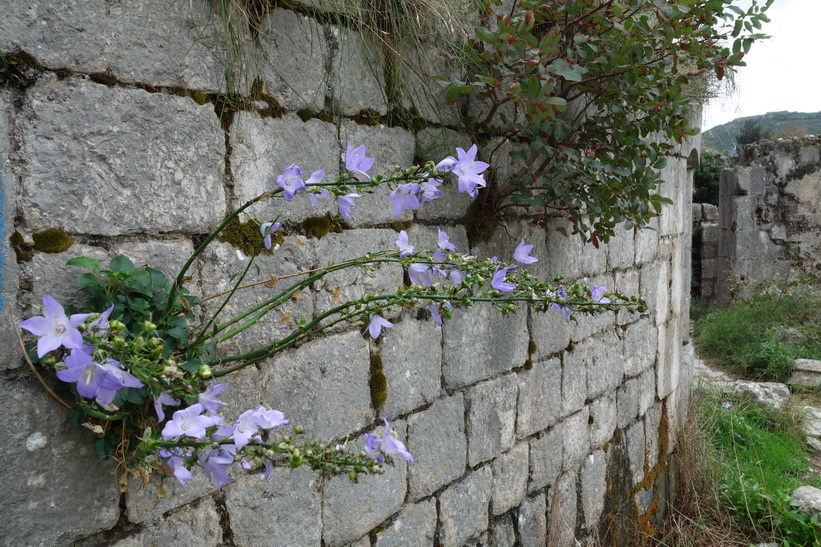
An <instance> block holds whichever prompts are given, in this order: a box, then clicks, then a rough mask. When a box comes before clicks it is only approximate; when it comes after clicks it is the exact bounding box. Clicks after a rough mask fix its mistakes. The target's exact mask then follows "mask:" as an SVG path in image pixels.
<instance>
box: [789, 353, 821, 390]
mask: <svg viewBox="0 0 821 547" xmlns="http://www.w3.org/2000/svg"><path fill="white" fill-rule="evenodd" d="M787 383H788V384H797V385H801V386H810V387H818V386H821V361H817V360H815V359H796V360H795V372H793V373H792V376H790V379H789V380H787Z"/></svg>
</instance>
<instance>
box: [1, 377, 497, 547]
mask: <svg viewBox="0 0 821 547" xmlns="http://www.w3.org/2000/svg"><path fill="white" fill-rule="evenodd" d="M0 393H2V397H0V411H2V412H0V416H3V420H2V421H0V436H1V437H2V439H3V445H4V449H3V451H2V453H0V469H2V472H0V478H2V481H3V485H4V488H5V489H6V491H5V494H4V495H3V497H2V499H1V500H0V514H2V515H3V519H2V521H0V537H2V538H3V542H4V543H5V544H7V545H54V544H58V543H59V544H67V543H70V542H71V541H73V540H75V539H79V538H82V537H86V536H89V535H92V534H94V533H96V532H100V531H102V530H107V529H109V528H111V527H112V526H114V524H115V523H116V522H117V519H118V518H119V516H120V508H119V504H118V501H119V499H120V494H119V490H118V488H117V481H116V477H115V476H116V473H117V471H116V465H114V464H113V463H111V462H101V461H99V460H98V459H97V458H96V457H95V456H94V455H93V453H92V450H91V442H92V440H93V435H92V434H91V433H90V432H88V431H86V430H85V429H83V430H82V431H81V430H76V429H71V428H69V426H68V425H66V423H65V420H66V413H65V409H64V408H63V407H61V406H60V405H58V404H57V403H56V402H55V401H54V400H53V399H52V398H51V397H50V396H49V395H48V394H46V392H45V391H44V390H43V388H42V387H41V386H40V385H38V384H36V383H35V382H33V381H18V382H14V383H12V382H7V381H0ZM489 473H490V471H488V474H489Z"/></svg>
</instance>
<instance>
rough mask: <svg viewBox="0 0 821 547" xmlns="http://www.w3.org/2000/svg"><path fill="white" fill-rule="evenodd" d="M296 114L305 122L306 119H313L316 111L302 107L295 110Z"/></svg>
mask: <svg viewBox="0 0 821 547" xmlns="http://www.w3.org/2000/svg"><path fill="white" fill-rule="evenodd" d="M296 115H297V116H299V119H300V120H302V121H303V122H307V121H308V120H310V119H313V118H314V117H315V116H316V112H314V111H313V110H311V109H310V108H303V109H302V110H297V111H296Z"/></svg>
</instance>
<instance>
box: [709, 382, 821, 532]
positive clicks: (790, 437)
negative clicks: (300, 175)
mask: <svg viewBox="0 0 821 547" xmlns="http://www.w3.org/2000/svg"><path fill="white" fill-rule="evenodd" d="M694 411H695V416H696V419H697V421H698V424H699V428H700V431H701V433H702V434H703V435H704V437H705V438H706V439H707V440H708V442H709V445H710V452H709V453H708V456H707V457H708V458H710V459H711V463H712V466H713V468H714V469H715V472H716V474H717V476H718V477H719V480H718V482H717V488H718V498H717V501H718V503H721V505H722V509H723V510H726V511H728V512H729V515H730V516H731V517H732V518H733V519H735V520H736V521H738V522H739V523H740V524H741V525H742V526H744V527H745V528H747V530H748V531H749V534H750V535H751V536H758V537H766V538H774V539H778V540H780V541H783V542H784V544H785V545H819V544H820V543H819V542H821V527H819V524H821V519H819V517H818V516H812V517H811V516H809V515H807V514H805V513H802V512H801V511H799V510H798V508H797V507H796V506H795V505H794V504H793V503H792V500H791V494H792V492H793V491H794V490H795V489H796V488H797V487H798V486H801V485H802V484H804V479H803V477H804V476H805V473H806V472H807V471H808V469H809V461H808V460H807V458H806V445H805V444H804V440H803V433H802V431H801V429H800V416H799V415H798V414H796V413H795V412H793V411H791V410H789V409H788V410H784V411H780V412H775V411H770V410H767V409H765V408H762V407H760V406H759V405H757V404H755V403H751V402H749V401H746V400H744V399H738V398H726V397H724V396H722V395H721V394H720V393H718V392H715V391H710V390H706V389H702V390H699V391H697V392H696V394H695V397H694Z"/></svg>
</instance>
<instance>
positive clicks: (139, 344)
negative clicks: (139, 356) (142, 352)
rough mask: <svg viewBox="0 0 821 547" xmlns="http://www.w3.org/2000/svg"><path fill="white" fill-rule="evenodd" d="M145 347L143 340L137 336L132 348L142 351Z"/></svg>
mask: <svg viewBox="0 0 821 547" xmlns="http://www.w3.org/2000/svg"><path fill="white" fill-rule="evenodd" d="M143 346H145V338H143V337H142V336H138V337H136V338H135V339H134V347H135V348H137V349H142V348H143Z"/></svg>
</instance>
